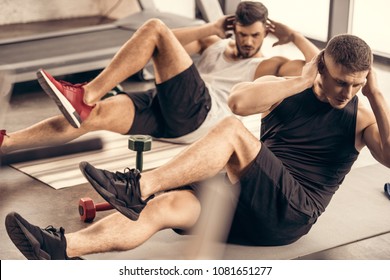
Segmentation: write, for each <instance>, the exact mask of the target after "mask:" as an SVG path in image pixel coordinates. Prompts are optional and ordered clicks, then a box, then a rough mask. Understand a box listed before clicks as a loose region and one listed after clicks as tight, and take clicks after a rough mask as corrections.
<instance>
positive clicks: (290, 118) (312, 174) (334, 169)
mask: <svg viewBox="0 0 390 280" xmlns="http://www.w3.org/2000/svg"><path fill="white" fill-rule="evenodd" d="M357 108H358V98H357V96H355V97H354V98H353V99H352V100H351V101H350V102H349V103H348V104H347V106H346V107H345V108H343V109H341V110H340V109H335V108H333V107H332V106H331V105H330V104H329V103H325V102H321V101H320V100H318V99H317V97H316V96H315V94H314V92H313V90H312V89H311V88H310V89H306V90H305V91H303V92H301V93H299V94H296V95H294V96H291V97H289V98H286V99H285V100H284V101H283V102H282V103H281V104H279V105H278V106H277V107H276V108H275V109H274V110H272V112H271V113H270V114H268V115H267V116H266V117H264V118H263V119H262V126H261V141H262V142H263V143H264V144H265V145H266V146H267V147H268V148H269V149H270V150H271V151H272V152H273V153H274V154H275V155H276V156H277V157H278V158H279V159H280V160H281V161H282V162H283V164H284V166H285V167H286V168H287V169H288V170H289V171H290V172H291V174H292V175H293V176H294V178H295V179H296V180H297V181H298V182H299V183H301V185H303V186H305V189H306V190H307V194H308V196H310V197H311V198H312V199H313V202H314V203H315V204H316V205H317V207H318V208H319V210H320V211H321V212H322V211H324V210H325V207H326V206H327V205H328V203H329V201H330V199H331V197H332V195H333V194H334V193H335V191H336V190H337V189H338V187H339V185H340V184H341V183H342V182H343V180H344V178H345V176H346V174H347V173H348V172H349V171H350V170H351V167H352V164H353V163H354V162H355V160H356V159H357V157H358V155H359V152H358V151H357V150H356V148H355V133H356V132H355V131H356V115H357Z"/></svg>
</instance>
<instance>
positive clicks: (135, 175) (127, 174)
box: [115, 167, 141, 197]
mask: <svg viewBox="0 0 390 280" xmlns="http://www.w3.org/2000/svg"><path fill="white" fill-rule="evenodd" d="M115 176H116V179H118V180H120V181H122V182H125V183H126V194H127V195H129V196H130V195H133V197H134V194H132V192H131V190H132V186H135V184H136V183H137V181H138V180H139V178H140V177H141V174H140V172H139V171H138V170H137V169H130V168H128V167H127V168H125V170H124V172H123V173H122V172H119V171H117V172H116V173H115ZM135 190H137V189H135ZM137 195H138V197H140V196H141V194H139V193H138V194H137Z"/></svg>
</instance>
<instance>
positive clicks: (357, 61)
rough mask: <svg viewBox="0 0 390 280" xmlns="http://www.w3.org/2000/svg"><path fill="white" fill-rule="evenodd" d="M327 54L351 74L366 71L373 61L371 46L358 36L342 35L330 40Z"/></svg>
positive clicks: (326, 50) (326, 48)
mask: <svg viewBox="0 0 390 280" xmlns="http://www.w3.org/2000/svg"><path fill="white" fill-rule="evenodd" d="M325 53H326V54H327V55H329V56H331V57H332V58H333V61H334V62H335V63H337V64H341V65H343V66H344V67H346V68H347V69H348V70H350V71H351V72H361V71H366V70H369V69H370V68H371V64H372V61H373V56H372V51H371V48H370V46H369V45H368V44H367V43H366V42H365V41H363V40H362V39H360V38H359V37H357V36H354V35H351V34H340V35H336V36H334V37H333V38H332V39H331V40H329V42H328V44H327V45H326V47H325Z"/></svg>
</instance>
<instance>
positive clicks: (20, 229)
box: [5, 212, 69, 260]
mask: <svg viewBox="0 0 390 280" xmlns="http://www.w3.org/2000/svg"><path fill="white" fill-rule="evenodd" d="M5 227H6V229H7V233H8V236H9V237H10V238H11V240H12V242H13V243H14V244H15V246H16V247H17V248H18V249H19V251H20V252H21V253H22V254H23V255H24V256H25V257H26V258H27V259H29V260H67V259H69V258H68V256H67V255H66V239H65V236H64V233H65V230H64V229H63V228H60V229H56V228H54V227H53V226H48V227H47V228H45V229H41V228H39V227H37V226H34V225H32V224H30V223H29V222H27V221H26V220H25V219H23V218H22V217H21V216H20V215H19V214H18V213H15V212H12V213H9V214H8V215H7V217H6V218H5Z"/></svg>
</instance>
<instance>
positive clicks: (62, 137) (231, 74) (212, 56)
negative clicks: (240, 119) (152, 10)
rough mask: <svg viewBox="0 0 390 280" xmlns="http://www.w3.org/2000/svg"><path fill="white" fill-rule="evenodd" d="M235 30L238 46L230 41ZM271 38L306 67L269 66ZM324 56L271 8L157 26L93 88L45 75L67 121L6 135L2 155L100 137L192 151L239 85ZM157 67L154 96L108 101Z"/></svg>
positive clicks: (1, 137)
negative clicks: (265, 50)
mask: <svg viewBox="0 0 390 280" xmlns="http://www.w3.org/2000/svg"><path fill="white" fill-rule="evenodd" d="M231 30H233V31H234V35H235V36H234V40H233V39H229V38H226V37H228V36H227V35H226V34H228V31H231ZM268 33H272V34H273V35H275V36H276V37H277V39H278V42H277V43H275V45H278V44H285V43H289V42H293V43H294V44H295V45H296V46H297V47H298V49H299V50H300V51H301V52H302V53H303V55H304V57H305V60H289V59H287V58H284V57H280V56H277V57H271V58H265V57H264V56H263V54H262V53H261V51H260V49H261V46H262V44H263V40H264V38H265V37H266V36H267V34H268ZM196 53H198V54H200V58H199V61H197V63H196V65H195V64H194V62H193V60H192V59H191V56H190V55H193V54H196ZM317 53H318V49H317V48H316V47H315V46H314V45H313V44H312V43H311V42H310V41H309V40H307V39H306V38H305V37H304V36H303V35H302V34H300V33H299V32H296V31H294V30H292V29H290V28H289V27H287V26H286V25H283V24H281V23H278V22H274V21H271V20H269V19H268V11H267V8H266V7H265V6H264V5H262V4H261V3H260V2H251V1H243V2H241V3H239V5H238V7H237V10H236V14H235V15H234V16H226V17H223V18H221V19H220V20H218V21H216V22H214V23H207V24H204V25H202V26H196V27H188V28H181V29H176V30H173V31H172V30H170V29H169V28H167V26H166V25H165V24H164V23H163V22H161V21H160V20H157V19H152V20H149V21H147V22H146V23H145V24H144V25H143V26H141V27H140V28H139V29H138V30H137V31H136V32H135V33H134V35H133V36H132V37H131V38H130V39H129V40H128V41H127V42H126V43H125V44H124V45H123V46H122V48H121V49H120V50H119V51H118V53H117V54H116V55H115V56H114V58H113V59H112V61H111V63H110V64H109V65H108V66H107V67H106V68H105V69H104V70H103V71H102V72H101V73H100V74H99V75H98V76H97V77H96V78H95V79H93V80H92V81H91V82H89V83H86V84H76V85H74V84H70V83H68V82H64V81H57V80H55V79H54V78H53V77H52V76H51V75H50V74H48V73H47V72H46V71H44V70H40V71H38V73H37V75H38V80H39V82H40V84H41V86H42V87H43V89H44V90H45V91H46V93H47V94H48V95H50V96H51V97H52V98H53V99H54V100H55V101H56V104H57V105H58V107H59V109H60V110H61V111H62V113H63V115H60V116H56V117H53V118H50V119H47V120H44V121H42V122H40V123H38V124H36V125H33V126H31V127H29V128H26V129H23V130H21V131H17V132H13V133H8V134H7V132H6V131H5V130H1V132H0V152H2V153H8V152H11V151H14V150H17V149H21V148H33V147H38V146H47V145H55V144H60V143H65V142H68V141H70V140H73V139H75V138H78V137H80V136H81V135H83V134H85V133H87V132H91V131H96V130H108V131H112V132H116V133H120V134H147V135H151V136H153V137H155V138H164V139H165V140H167V139H168V140H170V141H171V142H179V143H191V142H193V141H195V140H196V139H198V138H199V137H201V136H202V135H204V134H205V133H206V132H207V131H209V129H210V128H211V127H213V126H214V125H215V124H216V123H217V121H219V120H221V119H222V118H223V117H225V116H227V115H229V114H231V111H230V109H229V108H228V106H227V98H228V95H229V91H230V89H231V88H232V86H233V85H235V84H237V83H238V82H245V81H253V80H254V79H256V78H258V77H261V76H264V75H276V76H293V75H299V74H300V72H301V69H302V67H303V65H304V64H305V63H306V62H308V61H310V60H311V59H312V58H313V57H314V56H315V55H316V54H317ZM150 59H152V61H153V65H154V74H155V83H156V87H155V88H153V89H151V90H148V91H146V92H139V93H125V92H121V93H122V94H118V95H116V96H113V97H110V98H107V99H104V100H101V99H102V97H103V96H104V95H105V94H106V93H107V92H108V91H110V90H111V89H112V88H113V87H115V85H117V84H119V83H120V82H122V81H123V80H125V79H126V78H128V77H130V76H132V75H133V74H135V73H137V72H139V71H140V70H141V69H142V68H143V67H144V66H145V65H146V64H147V63H148V61H149V60H150ZM27 139H28V140H27Z"/></svg>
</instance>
